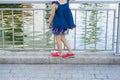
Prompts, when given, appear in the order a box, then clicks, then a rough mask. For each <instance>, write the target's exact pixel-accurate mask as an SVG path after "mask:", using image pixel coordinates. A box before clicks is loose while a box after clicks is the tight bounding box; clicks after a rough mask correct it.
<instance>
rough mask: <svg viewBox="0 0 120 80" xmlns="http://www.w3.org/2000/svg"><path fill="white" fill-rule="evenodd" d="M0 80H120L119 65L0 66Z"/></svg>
mask: <svg viewBox="0 0 120 80" xmlns="http://www.w3.org/2000/svg"><path fill="white" fill-rule="evenodd" d="M0 80H120V65H80V64H79V65H77V64H0Z"/></svg>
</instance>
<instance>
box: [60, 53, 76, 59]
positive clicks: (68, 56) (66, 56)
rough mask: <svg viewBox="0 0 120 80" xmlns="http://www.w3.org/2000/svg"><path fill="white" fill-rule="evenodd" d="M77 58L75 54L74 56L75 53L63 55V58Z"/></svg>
mask: <svg viewBox="0 0 120 80" xmlns="http://www.w3.org/2000/svg"><path fill="white" fill-rule="evenodd" d="M74 56H75V54H73V53H66V54H65V55H63V56H62V57H63V58H72V57H74Z"/></svg>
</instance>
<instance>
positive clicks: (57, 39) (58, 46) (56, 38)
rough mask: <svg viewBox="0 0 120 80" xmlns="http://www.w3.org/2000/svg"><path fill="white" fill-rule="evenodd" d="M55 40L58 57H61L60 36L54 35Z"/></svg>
mask: <svg viewBox="0 0 120 80" xmlns="http://www.w3.org/2000/svg"><path fill="white" fill-rule="evenodd" d="M55 40H56V44H57V48H58V53H59V54H60V56H62V41H61V35H55Z"/></svg>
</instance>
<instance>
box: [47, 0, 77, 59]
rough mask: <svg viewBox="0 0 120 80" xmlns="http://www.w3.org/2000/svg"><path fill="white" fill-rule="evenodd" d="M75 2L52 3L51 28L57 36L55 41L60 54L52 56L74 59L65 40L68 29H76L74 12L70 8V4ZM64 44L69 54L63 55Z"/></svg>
mask: <svg viewBox="0 0 120 80" xmlns="http://www.w3.org/2000/svg"><path fill="white" fill-rule="evenodd" d="M72 1H73V0H58V1H53V2H52V11H51V15H50V18H49V28H51V30H52V33H53V34H54V35H55V40H56V44H57V48H58V52H53V53H51V55H52V56H53V57H63V58H68V57H74V55H75V54H73V52H72V49H71V47H70V45H69V43H68V41H67V40H66V38H65V34H66V33H68V31H69V30H68V29H73V28H75V27H76V25H75V24H74V21H73V16H72V12H71V10H70V8H69V2H72ZM62 43H63V44H64V45H65V46H66V47H67V49H68V52H67V53H66V54H64V55H63V54H62Z"/></svg>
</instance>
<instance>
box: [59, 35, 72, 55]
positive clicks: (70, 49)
mask: <svg viewBox="0 0 120 80" xmlns="http://www.w3.org/2000/svg"><path fill="white" fill-rule="evenodd" d="M61 40H62V42H63V43H64V45H65V46H66V47H67V49H68V51H69V53H73V52H72V48H71V47H70V45H69V43H68V41H67V40H66V38H65V35H64V34H63V35H61Z"/></svg>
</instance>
